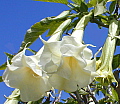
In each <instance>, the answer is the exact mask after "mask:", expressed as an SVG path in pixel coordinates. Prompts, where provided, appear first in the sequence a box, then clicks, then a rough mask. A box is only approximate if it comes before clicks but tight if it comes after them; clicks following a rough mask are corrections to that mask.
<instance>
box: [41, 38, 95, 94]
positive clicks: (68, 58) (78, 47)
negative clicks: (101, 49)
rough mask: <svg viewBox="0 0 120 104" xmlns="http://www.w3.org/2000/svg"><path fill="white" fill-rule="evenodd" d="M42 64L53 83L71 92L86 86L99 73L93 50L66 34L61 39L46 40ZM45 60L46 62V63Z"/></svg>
mask: <svg viewBox="0 0 120 104" xmlns="http://www.w3.org/2000/svg"><path fill="white" fill-rule="evenodd" d="M43 42H44V50H43V53H42V55H41V57H40V65H42V66H43V69H44V70H45V71H46V72H47V73H48V74H50V78H49V81H50V83H51V85H52V86H53V87H54V88H56V89H59V90H65V91H69V92H73V91H76V90H77V88H78V87H79V88H82V87H86V86H87V85H88V84H90V83H91V82H92V81H93V79H94V77H95V76H96V75H97V74H96V71H95V63H96V61H95V59H93V60H92V59H91V58H92V57H93V56H92V51H91V50H90V49H88V48H87V46H88V45H83V44H82V43H81V42H80V41H78V39H77V38H75V37H73V36H64V37H63V38H62V40H61V41H57V42H46V41H44V40H43ZM44 62H45V63H44Z"/></svg>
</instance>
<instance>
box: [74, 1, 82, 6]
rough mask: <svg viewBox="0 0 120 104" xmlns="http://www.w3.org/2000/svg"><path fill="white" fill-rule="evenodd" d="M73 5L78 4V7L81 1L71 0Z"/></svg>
mask: <svg viewBox="0 0 120 104" xmlns="http://www.w3.org/2000/svg"><path fill="white" fill-rule="evenodd" d="M72 1H73V2H74V3H76V4H78V5H81V1H82V0H72Z"/></svg>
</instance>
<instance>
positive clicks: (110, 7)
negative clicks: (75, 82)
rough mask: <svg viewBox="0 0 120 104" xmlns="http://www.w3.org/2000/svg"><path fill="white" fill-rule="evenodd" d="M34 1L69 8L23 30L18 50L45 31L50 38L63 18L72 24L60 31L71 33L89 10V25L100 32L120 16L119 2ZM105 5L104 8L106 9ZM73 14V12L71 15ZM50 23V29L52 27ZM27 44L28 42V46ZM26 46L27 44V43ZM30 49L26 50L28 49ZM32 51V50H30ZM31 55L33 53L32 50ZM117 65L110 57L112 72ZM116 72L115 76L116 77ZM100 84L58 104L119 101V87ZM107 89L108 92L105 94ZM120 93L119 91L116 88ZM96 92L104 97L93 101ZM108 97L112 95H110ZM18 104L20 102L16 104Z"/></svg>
mask: <svg viewBox="0 0 120 104" xmlns="http://www.w3.org/2000/svg"><path fill="white" fill-rule="evenodd" d="M34 1H44V2H54V3H62V4H65V5H67V6H69V7H70V10H66V11H63V12H62V13H61V14H60V15H58V16H52V17H47V18H44V19H42V20H41V21H40V22H37V23H35V24H34V25H33V26H31V28H30V29H29V30H27V32H26V34H25V38H24V41H23V42H22V44H21V47H20V50H19V52H20V51H22V50H23V49H24V47H25V46H26V44H27V47H29V46H30V45H31V44H33V43H34V41H35V40H36V39H38V38H39V35H42V34H44V33H45V32H46V31H48V34H47V35H46V36H51V35H52V34H53V33H54V32H55V30H56V29H57V27H58V26H60V24H62V23H63V22H64V21H65V20H67V19H72V22H71V23H70V24H69V26H67V27H66V28H64V29H63V31H64V33H67V34H68V32H69V30H72V29H73V28H74V27H75V26H76V24H77V22H78V21H79V20H80V19H81V18H82V17H83V16H84V15H86V14H88V13H89V11H91V12H93V15H92V16H91V19H90V22H91V23H96V24H97V25H98V27H99V28H100V29H101V28H102V27H105V28H108V27H109V24H110V23H109V21H110V20H111V19H113V18H114V19H116V20H119V17H120V14H118V9H119V5H120V2H119V0H86V1H85V0H71V1H69V0H34ZM106 5H107V6H106ZM73 11H74V12H73ZM53 24H54V27H53V26H52V25H53ZM29 42H30V43H29ZM28 43H29V44H28ZM116 46H120V40H119V39H117V42H116ZM29 50H30V49H29ZM30 51H32V50H30ZM32 52H33V51H32ZM5 54H6V55H7V57H8V58H9V59H10V60H11V59H12V58H13V57H14V55H11V54H9V53H5ZM10 60H9V61H10ZM119 66H120V54H117V55H114V58H113V64H112V67H113V69H116V68H118V67H119ZM5 68H6V62H5V63H4V64H3V65H1V66H0V70H4V69H5ZM116 71H117V74H116ZM119 72H120V71H118V70H114V73H115V76H116V75H117V77H116V79H117V81H118V82H120V79H119V75H118V74H119ZM0 82H2V77H1V76H0ZM106 83H107V84H104V85H102V84H101V83H99V82H93V83H92V84H90V86H89V87H90V88H89V87H86V88H84V89H79V90H78V91H77V92H73V93H69V94H70V98H67V99H66V100H65V99H63V101H62V102H64V103H66V104H78V102H79V103H80V104H84V103H85V104H89V103H90V102H91V101H92V102H94V103H95V104H98V103H99V104H103V103H108V102H112V103H114V104H117V102H118V101H119V99H120V95H118V92H117V91H118V89H117V88H119V87H120V86H117V88H116V86H115V84H113V83H108V82H106ZM109 90H110V91H109ZM119 90H120V88H119ZM99 93H103V95H104V97H103V99H101V100H99V101H97V100H96V97H95V95H96V94H98V95H99ZM111 94H112V95H111ZM42 100H43V98H42V99H40V100H39V101H37V102H28V103H27V104H39V103H41V102H42ZM62 102H55V103H56V104H63V103H62ZM19 103H21V104H22V102H19ZM49 103H50V99H49V101H47V100H46V101H45V102H44V103H43V104H49Z"/></svg>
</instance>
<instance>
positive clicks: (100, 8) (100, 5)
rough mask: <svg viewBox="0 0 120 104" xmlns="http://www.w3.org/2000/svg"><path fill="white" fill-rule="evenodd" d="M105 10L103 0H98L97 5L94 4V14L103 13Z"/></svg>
mask: <svg viewBox="0 0 120 104" xmlns="http://www.w3.org/2000/svg"><path fill="white" fill-rule="evenodd" d="M106 11H107V10H106V7H105V1H101V2H98V3H97V5H96V6H95V9H94V16H97V15H100V14H103V13H105V12H106Z"/></svg>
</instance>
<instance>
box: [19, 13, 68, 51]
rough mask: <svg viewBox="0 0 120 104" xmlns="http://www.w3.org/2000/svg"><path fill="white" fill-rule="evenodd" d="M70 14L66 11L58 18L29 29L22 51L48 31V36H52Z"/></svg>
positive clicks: (41, 22) (51, 18)
mask: <svg viewBox="0 0 120 104" xmlns="http://www.w3.org/2000/svg"><path fill="white" fill-rule="evenodd" d="M69 13H70V11H64V12H62V13H61V14H60V15H58V16H56V17H47V18H44V19H42V20H41V21H40V22H37V23H35V24H34V25H33V26H32V27H31V28H30V29H28V31H27V33H26V35H25V38H24V41H23V42H22V44H21V47H20V51H22V50H23V49H24V47H25V46H26V44H28V43H29V44H28V45H27V46H26V47H28V46H30V45H31V44H32V43H33V42H34V41H35V40H36V39H37V38H39V35H42V34H43V33H44V32H46V31H47V30H48V29H50V31H49V33H48V35H52V33H53V32H54V31H55V29H56V26H57V27H58V26H59V25H60V24H61V23H62V22H63V21H64V20H65V19H66V18H67V16H68V15H69Z"/></svg>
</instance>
